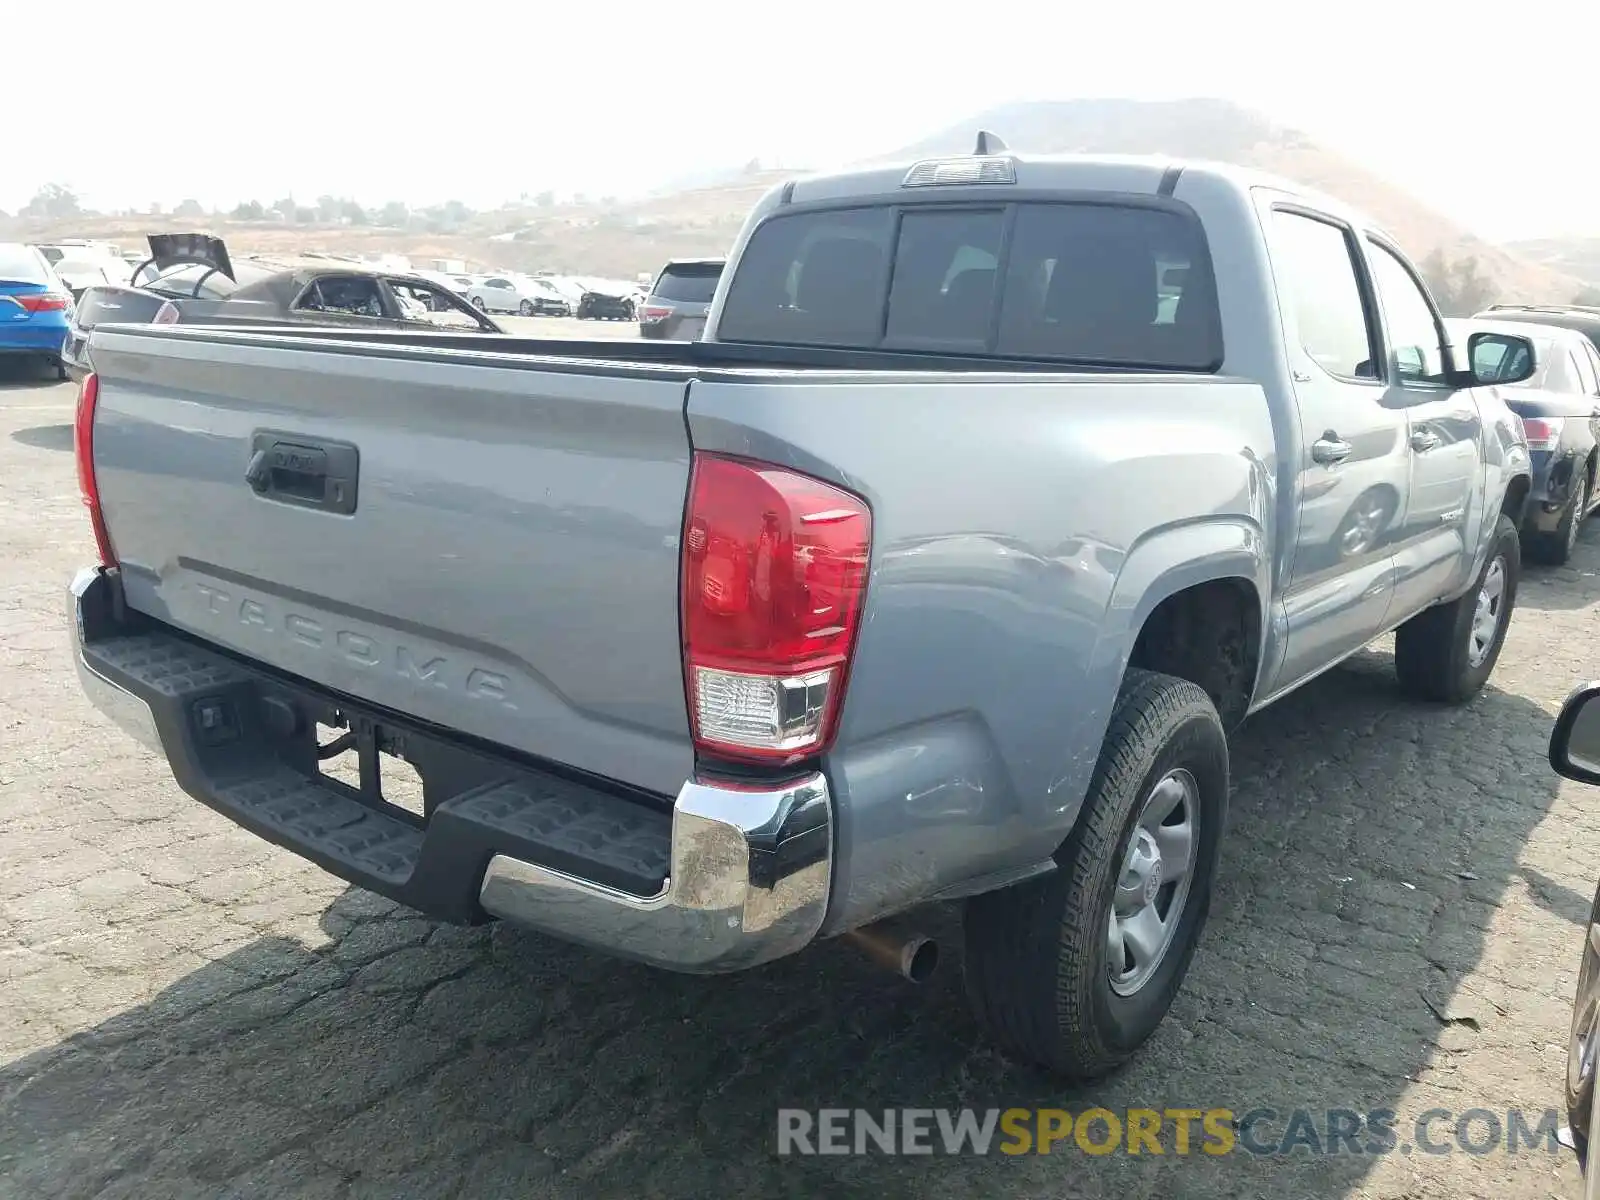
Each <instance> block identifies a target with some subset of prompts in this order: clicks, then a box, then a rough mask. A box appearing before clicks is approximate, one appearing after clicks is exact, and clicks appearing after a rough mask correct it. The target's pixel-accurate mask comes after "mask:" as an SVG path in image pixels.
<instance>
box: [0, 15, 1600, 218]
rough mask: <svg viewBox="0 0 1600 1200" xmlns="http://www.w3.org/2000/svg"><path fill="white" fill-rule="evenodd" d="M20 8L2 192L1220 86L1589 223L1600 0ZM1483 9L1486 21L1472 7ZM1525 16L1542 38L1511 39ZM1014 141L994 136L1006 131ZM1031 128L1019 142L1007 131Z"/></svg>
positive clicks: (602, 165)
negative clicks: (1591, 0) (1503, 4)
mask: <svg viewBox="0 0 1600 1200" xmlns="http://www.w3.org/2000/svg"><path fill="white" fill-rule="evenodd" d="M67 11H68V10H67V9H63V8H61V7H60V6H52V5H48V4H28V3H21V2H19V0H11V2H10V3H4V2H3V0H0V43H9V44H11V45H12V46H18V47H27V48H29V49H30V50H32V51H37V53H22V54H15V53H12V54H8V55H6V71H5V78H6V90H7V93H8V94H9V95H10V96H11V97H13V98H15V97H28V98H29V99H27V100H25V101H24V100H17V99H13V100H11V101H9V102H8V103H7V104H6V105H5V111H6V115H5V116H0V208H3V209H7V210H11V211H15V210H16V208H17V207H19V206H20V205H21V204H23V203H26V201H27V200H28V198H29V196H31V195H32V193H33V192H34V190H35V189H36V188H37V187H38V186H39V185H40V184H42V183H44V182H46V181H59V182H65V183H68V184H70V185H71V186H73V187H74V188H76V189H77V190H78V191H79V193H80V194H81V195H82V196H83V198H84V200H85V202H86V203H88V204H90V205H93V206H96V207H121V206H127V205H131V204H147V203H149V202H151V201H156V200H159V201H161V202H163V203H168V204H170V203H173V202H175V201H177V200H179V199H182V198H183V197H185V196H193V197H194V198H196V199H198V200H200V201H201V202H202V203H205V204H207V205H226V206H231V205H232V204H233V203H235V202H237V201H238V200H240V199H242V198H250V197H254V198H257V199H260V200H263V201H269V202H270V201H271V200H273V199H275V198H277V197H279V196H282V195H284V194H285V193H287V192H289V191H291V190H292V191H293V192H294V194H295V196H296V197H297V198H299V197H306V198H313V197H315V196H316V195H318V194H321V193H324V192H330V193H334V194H348V195H353V196H355V197H356V198H357V199H359V200H361V201H362V202H364V203H378V202H382V201H385V200H389V199H402V200H406V201H410V202H412V203H429V202H436V201H440V200H444V199H449V198H452V197H453V198H457V199H461V200H464V201H466V202H467V203H469V204H474V205H490V204H495V203H498V202H499V201H501V200H504V199H507V198H510V197H514V196H516V195H517V194H518V193H521V192H538V191H542V190H544V189H546V188H552V189H555V190H558V191H572V190H576V191H586V192H589V193H591V194H594V195H600V194H604V193H615V194H623V195H625V194H630V193H637V192H640V191H643V190H646V189H650V188H652V187H655V186H657V185H659V184H662V183H664V182H667V181H670V180H673V179H675V178H678V177H681V176H683V175H685V174H690V173H693V172H694V171H696V170H698V169H704V168H708V167H722V166H725V165H729V164H738V163H740V162H744V161H746V160H748V159H750V158H761V159H763V160H765V161H768V162H776V163H778V164H781V165H783V166H797V167H811V166H824V165H828V164H830V163H835V162H843V161H848V160H850V159H852V158H859V157H862V156H865V155H868V154H873V153H878V152H882V151H884V150H889V149H892V148H894V147H895V146H898V145H901V144H904V143H907V142H910V141H912V140H915V139H917V138H919V137H921V136H924V135H925V134H928V133H930V132H933V131H935V130H936V129H938V128H941V127H943V126H945V125H948V124H950V123H952V122H954V121H958V120H960V119H961V118H963V117H966V116H969V115H971V114H973V113H975V112H978V111H980V110H982V109H984V108H987V107H990V106H992V105H995V104H999V103H1004V102H1007V101H1012V100H1045V99H1069V98H1073V97H1101V96H1125V97H1134V98H1147V99H1172V98H1179V97H1185V96H1220V97H1225V98H1227V99H1231V100H1235V101H1238V102H1240V103H1242V104H1246V105H1249V106H1251V107H1253V108H1256V109H1257V110H1259V111H1261V112H1262V113H1264V114H1265V115H1267V116H1268V117H1271V118H1272V119H1274V120H1277V121H1279V122H1281V123H1284V124H1288V125H1294V126H1298V127H1300V128H1302V129H1304V130H1305V131H1306V132H1308V133H1309V134H1311V135H1312V136H1313V137H1315V138H1316V139H1318V140H1319V141H1321V142H1323V143H1324V144H1326V145H1328V146H1329V147H1330V148H1332V149H1336V150H1338V151H1340V152H1342V153H1344V154H1346V155H1347V156H1349V157H1351V158H1354V159H1355V160H1357V161H1359V162H1361V163H1363V164H1364V165H1366V166H1368V167H1370V168H1373V169H1375V170H1377V171H1378V172H1379V173H1381V174H1384V175H1387V176H1388V177H1390V178H1391V179H1392V180H1394V181H1395V182H1396V183H1399V184H1401V185H1403V186H1404V187H1406V188H1408V189H1409V190H1410V191H1412V192H1413V193H1415V194H1416V195H1417V196H1418V197H1419V198H1421V199H1423V200H1426V201H1428V202H1429V203H1431V204H1433V205H1435V206H1436V207H1438V208H1440V209H1441V210H1443V211H1445V212H1446V213H1448V214H1449V215H1451V216H1453V217H1455V218H1457V219H1459V220H1460V221H1462V222H1463V223H1465V224H1467V225H1468V226H1470V227H1472V228H1474V229H1476V230H1477V231H1478V232H1480V233H1482V234H1484V235H1485V236H1488V237H1492V238H1514V237H1525V236H1538V235H1542V234H1555V233H1592V234H1600V168H1597V166H1596V157H1595V155H1594V152H1593V150H1592V148H1591V146H1590V145H1589V135H1590V133H1591V131H1592V126H1593V121H1592V113H1593V110H1594V103H1595V102H1594V96H1595V95H1596V92H1597V88H1600V72H1597V70H1596V67H1595V65H1594V64H1595V51H1594V44H1595V38H1596V36H1597V35H1600V6H1596V5H1592V4H1587V3H1583V2H1582V0H1565V2H1552V0H1522V2H1521V3H1519V4H1517V5H1515V6H1513V7H1511V8H1506V9H1496V8H1492V7H1480V8H1478V9H1477V11H1475V10H1474V6H1470V5H1462V6H1455V5H1445V4H1442V3H1438V2H1436V0H1433V2H1429V0H1385V2H1383V3H1374V2H1370V0H1351V2H1350V3H1346V4H1343V5H1307V4H1296V3H1292V2H1290V0H1274V2H1273V3H1256V2H1255V0H1235V2H1231V3H1230V2H1228V0H1211V2H1209V3H1204V2H1202V3H1174V2H1168V0H1132V2H1119V3H1103V2H1097V0H1090V2H1089V3H1087V4H1084V3H1078V4H1074V3H1071V2H1070V0H1069V2H1068V3H1066V4H1063V3H1060V2H1059V0H1055V2H1047V0H1036V2H1035V3H1012V2H1008V0H982V2H981V3H977V4H959V3H955V2H954V0H950V2H948V3H941V2H940V0H933V2H932V3H922V4H891V3H887V2H886V0H842V2H841V0H798V2H791V3H783V4H763V3H760V2H759V0H651V2H639V0H610V2H606V0H596V2H591V3H580V4H573V5H572V6H571V7H570V8H569V7H567V6H565V5H552V4H544V3H537V2H536V0H522V2H521V3H501V2H499V0H468V2H465V3H440V2H431V0H395V2H392V3H388V4H368V3H358V2H356V0H317V2H307V0H261V2H254V3H249V4H245V3H241V2H240V0H210V3H193V2H189V0H143V2H141V3H137V4H129V3H126V2H125V0H76V2H75V3H73V4H72V5H71V6H70V17H71V19H70V20H66V18H65V17H64V14H65V13H66V12H67ZM1479 13H1481V15H1478V14H1479ZM1523 31H1526V32H1523ZM997 132H999V133H1000V134H1001V135H1002V136H1004V134H1005V131H1004V130H998V131H997ZM1018 149H1025V147H1018Z"/></svg>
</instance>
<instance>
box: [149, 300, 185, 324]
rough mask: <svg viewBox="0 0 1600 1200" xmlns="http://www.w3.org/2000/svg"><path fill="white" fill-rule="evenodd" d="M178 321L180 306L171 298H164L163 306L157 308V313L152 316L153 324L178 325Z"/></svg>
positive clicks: (151, 321)
mask: <svg viewBox="0 0 1600 1200" xmlns="http://www.w3.org/2000/svg"><path fill="white" fill-rule="evenodd" d="M177 323H178V306H177V305H176V304H174V303H173V302H172V301H171V300H163V301H162V302H161V307H160V308H158V309H156V315H155V316H153V317H151V318H150V324H152V325H176V324H177Z"/></svg>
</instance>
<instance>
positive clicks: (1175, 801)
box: [1106, 768, 1200, 996]
mask: <svg viewBox="0 0 1600 1200" xmlns="http://www.w3.org/2000/svg"><path fill="white" fill-rule="evenodd" d="M1199 839H1200V785H1199V784H1197V783H1196V782H1195V779H1194V776H1193V775H1191V774H1189V772H1188V771H1185V770H1183V769H1181V768H1179V769H1177V770H1174V771H1169V772H1167V774H1166V775H1163V776H1162V777H1161V779H1160V780H1159V781H1157V783H1156V785H1155V787H1153V788H1151V789H1150V794H1149V795H1148V796H1146V797H1145V802H1144V807H1143V809H1141V810H1140V812H1139V820H1138V823H1137V824H1136V825H1135V826H1134V829H1133V836H1132V837H1130V838H1129V839H1128V852H1127V854H1126V855H1125V856H1124V857H1123V860H1122V869H1121V871H1120V872H1119V873H1118V875H1117V891H1116V895H1115V897H1114V898H1113V900H1112V903H1111V913H1110V916H1109V918H1108V921H1107V928H1106V970H1107V972H1108V973H1109V974H1110V976H1111V990H1112V991H1114V992H1116V993H1117V995H1119V996H1131V995H1133V994H1134V993H1135V992H1137V991H1138V990H1139V989H1140V988H1142V987H1143V986H1144V985H1145V984H1146V983H1148V982H1149V980H1150V977H1151V976H1152V975H1154V974H1155V972H1156V968H1157V967H1159V966H1160V965H1161V960H1162V959H1163V958H1165V957H1166V954H1167V950H1168V949H1169V948H1170V947H1171V946H1172V938H1173V935H1174V934H1175V933H1177V931H1178V923H1179V921H1180V920H1181V919H1182V917H1183V908H1184V902H1185V901H1186V900H1188V898H1189V879H1190V876H1191V875H1192V874H1193V873H1194V859H1195V853H1196V849H1197V847H1198V845H1199Z"/></svg>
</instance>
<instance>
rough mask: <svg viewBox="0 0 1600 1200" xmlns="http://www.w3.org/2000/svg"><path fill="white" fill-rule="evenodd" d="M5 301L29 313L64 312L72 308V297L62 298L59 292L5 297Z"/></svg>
mask: <svg viewBox="0 0 1600 1200" xmlns="http://www.w3.org/2000/svg"><path fill="white" fill-rule="evenodd" d="M6 299H8V300H10V301H11V302H12V303H13V304H17V305H19V306H21V308H22V309H23V310H24V311H26V312H31V313H42V312H66V311H67V309H69V308H71V307H72V297H71V296H63V295H62V294H61V293H60V292H32V293H29V294H28V295H26V296H7V297H6Z"/></svg>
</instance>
